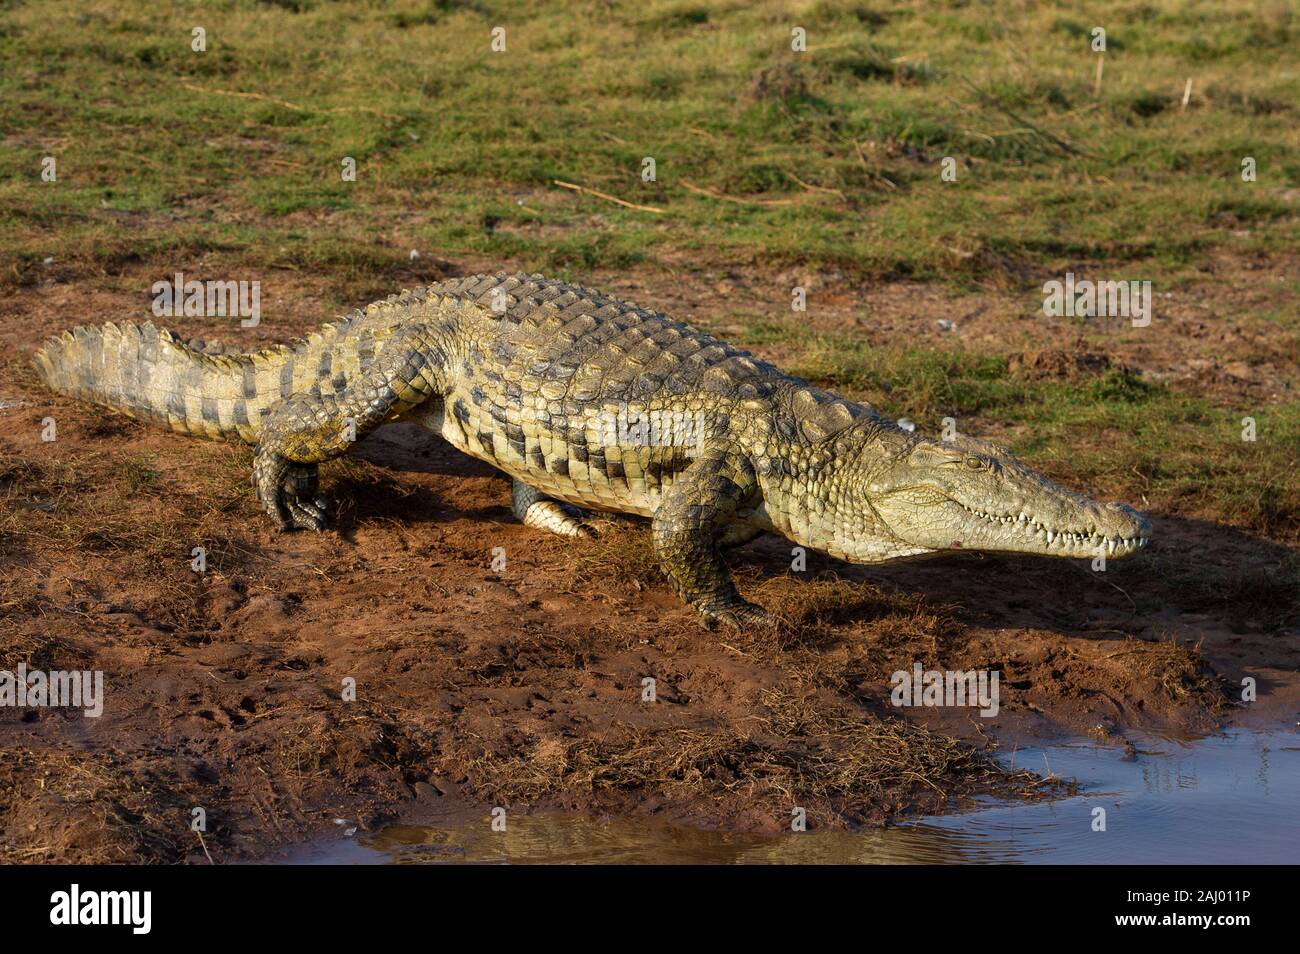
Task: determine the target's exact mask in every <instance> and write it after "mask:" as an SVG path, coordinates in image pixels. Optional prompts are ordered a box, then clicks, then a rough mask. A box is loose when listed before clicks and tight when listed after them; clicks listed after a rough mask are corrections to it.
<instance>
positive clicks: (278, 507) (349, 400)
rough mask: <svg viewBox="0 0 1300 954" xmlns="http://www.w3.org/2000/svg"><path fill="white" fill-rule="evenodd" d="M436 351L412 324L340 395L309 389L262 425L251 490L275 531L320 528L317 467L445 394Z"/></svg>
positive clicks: (286, 401)
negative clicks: (399, 416) (423, 403)
mask: <svg viewBox="0 0 1300 954" xmlns="http://www.w3.org/2000/svg"><path fill="white" fill-rule="evenodd" d="M443 366H444V358H443V352H442V349H441V348H439V347H438V345H437V343H436V341H435V340H434V339H433V337H432V335H431V334H430V333H429V332H428V330H427V329H426V328H425V327H424V326H422V325H416V326H412V327H409V328H407V329H405V330H403V331H402V332H401V333H399V334H397V335H395V336H394V337H393V338H392V340H390V341H389V342H388V343H387V344H386V345H385V347H384V350H383V353H382V354H381V355H380V356H379V357H378V358H377V359H376V360H375V362H374V364H372V365H371V366H370V368H369V369H368V370H366V371H365V372H364V373H363V374H362V375H361V376H360V377H359V378H358V379H357V380H356V381H353V382H349V383H348V385H347V386H346V387H345V388H344V389H343V390H342V391H341V392H340V393H338V394H322V393H321V391H320V389H319V388H312V389H311V390H310V391H305V392H303V393H300V394H294V395H291V396H290V397H287V398H285V399H284V400H282V401H280V402H279V403H278V404H276V405H275V406H274V407H273V408H272V409H271V411H270V413H269V415H268V416H267V418H266V420H265V421H264V422H263V424H262V430H261V434H260V437H259V440H258V444H257V451H256V453H255V455H254V458H253V485H254V486H255V487H256V488H257V497H258V500H260V501H261V503H262V507H263V508H264V509H265V510H266V512H267V513H268V514H269V515H270V516H271V519H272V520H274V521H275V524H276V526H277V527H279V528H280V529H282V530H287V529H307V530H321V529H323V528H324V526H325V522H326V514H325V502H324V501H323V500H321V499H319V498H317V497H316V488H317V481H318V478H317V469H318V465H319V464H320V463H321V462H322V461H326V460H330V459H331V458H334V457H339V456H341V455H343V454H345V453H347V451H348V450H349V449H350V448H351V447H352V445H353V444H354V443H355V442H356V441H358V440H360V439H361V438H363V437H365V436H366V435H367V434H369V433H370V432H371V431H373V430H374V429H375V428H377V427H378V426H379V425H381V424H383V423H384V422H386V421H388V420H390V419H392V418H393V417H396V416H397V415H399V414H404V413H405V412H407V411H409V410H410V409H411V408H413V407H415V406H416V405H417V404H419V403H420V402H422V401H424V400H425V399H426V398H428V397H429V396H430V395H433V394H441V393H442V392H443V391H444V389H445V386H444V375H443Z"/></svg>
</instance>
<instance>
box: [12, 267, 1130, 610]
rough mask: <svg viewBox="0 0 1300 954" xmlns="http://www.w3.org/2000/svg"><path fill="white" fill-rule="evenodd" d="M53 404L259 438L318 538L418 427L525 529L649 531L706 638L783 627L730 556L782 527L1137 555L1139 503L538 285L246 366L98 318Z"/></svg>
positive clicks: (287, 508) (658, 318)
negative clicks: (343, 469)
mask: <svg viewBox="0 0 1300 954" xmlns="http://www.w3.org/2000/svg"><path fill="white" fill-rule="evenodd" d="M34 363H35V366H36V368H37V371H38V373H39V374H40V376H41V378H42V379H43V380H44V382H45V383H46V384H47V385H48V386H49V387H51V388H53V389H54V390H56V391H59V392H64V393H66V394H69V395H73V396H75V397H77V398H80V399H83V400H90V401H94V402H97V403H99V404H102V405H105V406H107V407H109V408H113V409H116V410H118V411H121V412H124V413H126V414H128V415H131V416H133V417H135V418H138V419H144V420H149V421H153V422H157V423H160V424H163V425H166V426H168V427H170V428H171V429H172V430H174V431H177V432H181V433H185V434H192V435H200V436H205V437H213V438H236V439H240V440H243V441H245V442H247V443H248V444H251V445H253V446H254V448H255V450H254V453H253V466H252V470H253V478H252V482H253V485H254V487H255V488H256V494H257V499H258V500H259V501H260V503H261V505H262V507H263V508H264V509H265V510H266V512H267V514H268V515H269V516H270V518H271V519H272V520H273V521H274V522H275V524H276V526H277V527H279V528H281V529H297V528H303V529H311V530H321V529H322V528H324V527H325V526H326V523H327V514H328V506H329V503H328V500H327V499H326V498H325V497H323V496H321V493H320V485H319V475H318V467H319V465H320V464H321V463H322V462H324V461H327V460H330V459H331V458H335V457H338V456H340V455H342V454H345V453H346V452H347V451H348V450H349V449H350V448H351V447H352V446H353V445H354V444H355V443H356V441H358V440H360V439H361V438H363V437H365V436H366V435H367V434H368V433H370V432H371V431H373V430H374V429H376V428H378V427H379V426H380V425H382V424H385V423H387V422H392V421H399V420H401V421H412V422H415V423H417V424H419V425H420V426H422V427H424V428H426V429H427V430H429V431H432V432H434V433H435V434H439V435H441V436H442V437H443V438H444V439H445V440H447V441H448V442H449V443H450V444H451V445H452V446H454V447H456V448H457V449H459V450H461V451H463V452H464V453H466V454H469V455H471V456H473V457H476V458H479V459H481V460H483V461H486V462H487V463H489V464H491V465H492V466H493V467H495V468H497V469H499V470H501V471H503V472H505V473H506V474H508V475H509V476H510V477H511V478H512V479H513V484H512V492H511V504H512V509H513V511H514V513H515V515H516V516H517V517H519V518H520V519H521V520H522V521H523V523H524V524H526V525H527V526H529V527H534V528H538V529H543V530H547V531H551V532H554V533H558V534H561V535H563V536H567V537H575V538H587V537H591V536H592V535H593V534H594V533H595V530H594V528H593V523H592V519H591V518H590V517H589V513H588V512H589V511H595V512H607V513H620V514H634V515H638V516H641V517H648V518H650V526H651V537H652V540H653V545H654V550H655V553H656V556H657V559H658V561H659V563H660V565H661V567H662V568H663V570H664V572H665V574H666V575H667V577H668V579H669V581H670V582H671V584H672V586H673V588H674V589H675V590H676V592H677V593H678V594H679V595H680V597H681V598H682V599H683V600H684V601H685V602H686V603H688V604H690V605H691V606H693V607H695V609H696V610H698V612H699V614H700V618H701V620H702V622H704V624H705V625H706V626H709V627H710V628H712V627H714V626H716V625H718V624H724V625H727V626H731V627H735V628H743V627H747V626H750V625H754V624H769V623H771V622H772V618H771V616H769V614H767V613H766V612H765V611H764V610H763V609H762V608H761V607H759V606H757V605H755V604H752V603H750V602H748V601H746V600H745V599H744V598H743V597H742V596H741V594H740V593H739V591H738V590H737V588H736V586H735V584H734V582H733V581H732V579H731V576H730V574H729V572H728V570H727V566H726V563H725V560H724V558H723V551H724V550H726V549H728V548H730V547H734V546H738V545H740V544H743V543H746V542H748V541H750V540H752V539H754V538H755V537H757V536H759V535H761V534H763V533H768V532H771V533H776V534H779V535H781V536H783V537H785V538H787V539H788V540H790V541H793V542H794V543H795V544H797V545H798V546H800V547H807V548H811V549H815V550H818V551H821V552H824V553H827V554H830V555H831V556H833V557H838V558H840V559H843V560H846V561H849V562H852V563H884V562H890V561H894V560H901V559H906V558H919V557H924V556H931V555H935V554H941V553H946V552H951V551H956V550H962V551H1000V552H1010V553H1036V554H1042V555H1046V556H1056V557H1076V558H1089V557H1096V556H1097V555H1098V554H1104V555H1106V556H1108V557H1110V558H1112V559H1118V558H1122V557H1126V556H1128V555H1130V554H1132V553H1135V552H1137V551H1138V550H1139V549H1141V548H1142V547H1144V546H1146V545H1147V543H1148V541H1149V539H1150V537H1151V528H1150V525H1149V523H1148V522H1147V520H1146V519H1145V518H1144V517H1143V516H1142V515H1141V514H1139V513H1138V512H1137V511H1135V510H1133V509H1132V508H1131V507H1129V506H1126V505H1124V504H1120V503H1102V502H1099V501H1095V500H1092V499H1090V498H1088V497H1086V496H1083V495H1081V494H1078V493H1075V492H1072V491H1070V490H1067V489H1065V488H1063V487H1060V486H1058V485H1057V484H1055V483H1053V482H1052V481H1051V480H1049V479H1048V478H1047V477H1045V476H1043V475H1042V474H1040V473H1038V472H1036V471H1034V470H1032V469H1031V468H1029V467H1028V466H1026V465H1025V464H1023V463H1021V462H1020V461H1019V460H1017V459H1016V458H1014V457H1013V456H1011V454H1009V453H1008V452H1007V451H1005V450H1003V449H1001V448H998V447H995V446H993V445H991V444H987V443H984V442H982V441H978V440H976V439H974V438H970V437H965V436H958V437H955V438H954V439H952V440H935V439H931V438H928V437H926V436H924V435H921V434H918V433H915V432H914V430H910V429H905V428H903V427H900V426H898V425H897V424H895V423H893V422H891V421H889V420H887V419H886V418H884V417H883V416H882V415H881V414H879V413H878V412H877V411H876V410H875V409H874V408H872V407H870V406H869V405H866V404H862V403H858V402H855V401H851V400H848V399H846V398H844V397H841V396H839V395H837V394H835V393H833V392H831V391H827V390H823V389H822V388H819V387H815V386H813V385H811V384H809V383H808V382H807V381H804V380H802V379H800V378H798V377H794V376H792V375H789V374H786V373H784V372H782V371H781V370H779V369H778V368H777V367H775V366H774V365H772V364H769V363H767V362H766V361H762V360H760V359H758V358H756V357H755V356H753V355H752V354H750V353H749V352H746V351H743V350H741V349H739V348H736V347H733V346H732V345H729V344H727V343H726V342H724V341H721V340H719V339H718V338H715V337H713V336H712V335H709V334H705V333H703V332H700V331H697V330H695V329H693V328H691V327H690V326H688V325H686V324H683V323H681V322H678V321H675V320H672V319H671V318H669V317H667V316H665V315H663V314H661V313H659V312H655V311H650V310H647V309H644V308H641V307H638V306H636V305H633V304H630V303H628V302H624V301H620V300H618V299H616V298H613V297H610V296H607V295H604V294H601V293H599V292H596V291H593V290H591V289H588V288H583V287H579V286H575V285H571V284H568V283H566V282H563V281H558V280H553V279H548V278H543V277H542V276H540V275H526V274H507V273H505V272H500V273H497V274H493V275H486V274H485V275H474V276H471V277H462V278H455V279H451V280H448V281H443V282H439V283H436V284H431V285H428V286H425V287H422V288H418V289H415V290H413V291H404V292H402V293H401V294H398V295H393V296H391V297H389V298H387V299H386V300H383V301H378V302H375V303H373V304H371V305H369V306H367V307H366V308H364V309H360V310H358V311H356V312H354V313H353V314H352V315H350V316H348V317H346V318H343V319H340V320H338V321H336V322H334V323H332V324H327V325H325V326H324V327H323V328H321V329H320V331H318V332H316V333H313V334H311V335H310V336H309V337H307V338H305V339H300V340H298V341H296V342H294V343H292V344H288V345H277V346H275V347H271V348H267V349H264V350H259V351H253V352H247V353H245V352H234V351H230V352H227V351H226V350H225V349H223V348H221V346H219V345H216V344H209V343H207V342H204V341H202V340H198V339H195V340H190V341H184V340H182V339H181V338H180V337H178V336H177V335H175V334H174V333H172V332H170V331H165V330H161V329H159V328H157V327H155V326H154V325H153V324H152V323H147V324H144V325H134V324H115V323H110V324H106V325H102V326H83V327H80V328H76V329H75V330H72V331H69V332H65V333H63V334H62V335H61V336H58V337H55V338H51V339H49V340H48V341H47V342H45V344H44V346H43V347H42V348H41V350H40V351H38V352H37V354H36V355H35V358H34Z"/></svg>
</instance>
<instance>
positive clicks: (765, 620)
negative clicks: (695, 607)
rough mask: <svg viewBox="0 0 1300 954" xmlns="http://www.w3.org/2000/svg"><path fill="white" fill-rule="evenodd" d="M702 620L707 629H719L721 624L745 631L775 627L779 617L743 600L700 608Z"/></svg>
mask: <svg viewBox="0 0 1300 954" xmlns="http://www.w3.org/2000/svg"><path fill="white" fill-rule="evenodd" d="M700 621H701V622H702V623H703V624H704V628H705V629H717V628H718V626H719V624H721V625H723V626H726V627H728V628H729V629H734V630H737V631H738V632H744V631H746V630H755V629H775V628H776V626H777V622H778V621H777V618H776V617H775V616H773V615H772V614H771V613H769V612H768V611H767V610H765V609H763V607H761V606H758V605H757V604H754V603H747V602H745V601H744V600H741V601H739V602H736V603H727V604H725V605H722V606H711V607H708V608H704V607H701V608H700Z"/></svg>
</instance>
